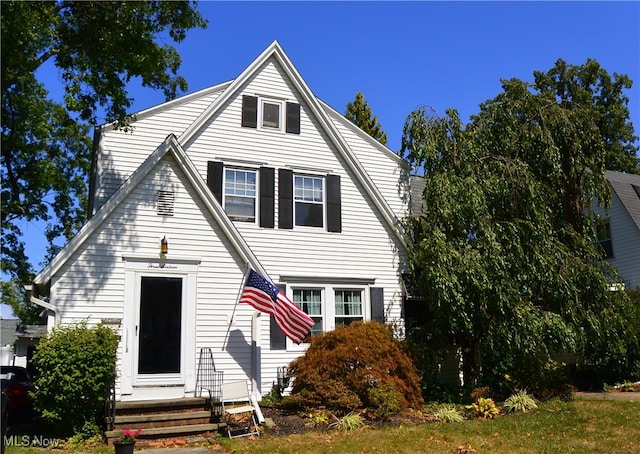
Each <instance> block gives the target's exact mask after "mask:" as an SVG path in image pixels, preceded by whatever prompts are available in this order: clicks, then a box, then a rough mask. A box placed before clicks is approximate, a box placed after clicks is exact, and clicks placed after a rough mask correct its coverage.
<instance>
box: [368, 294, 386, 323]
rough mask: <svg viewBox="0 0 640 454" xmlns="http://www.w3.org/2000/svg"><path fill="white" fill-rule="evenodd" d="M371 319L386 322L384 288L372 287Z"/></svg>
mask: <svg viewBox="0 0 640 454" xmlns="http://www.w3.org/2000/svg"><path fill="white" fill-rule="evenodd" d="M369 290H370V294H369V296H370V298H371V320H374V321H376V322H380V323H384V288H382V287H371V288H370V289H369Z"/></svg>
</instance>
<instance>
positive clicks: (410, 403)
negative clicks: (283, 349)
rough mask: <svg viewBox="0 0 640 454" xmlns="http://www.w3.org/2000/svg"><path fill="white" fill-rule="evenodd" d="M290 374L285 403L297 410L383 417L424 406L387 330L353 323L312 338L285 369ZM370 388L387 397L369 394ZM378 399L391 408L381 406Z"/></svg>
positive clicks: (415, 381)
mask: <svg viewBox="0 0 640 454" xmlns="http://www.w3.org/2000/svg"><path fill="white" fill-rule="evenodd" d="M290 373H291V376H292V377H293V378H294V381H293V387H292V393H291V396H290V397H289V398H288V401H289V404H295V405H298V406H301V407H325V408H328V409H330V410H333V411H338V412H349V411H353V410H356V409H359V408H362V407H367V408H370V409H373V410H378V414H380V410H382V412H381V413H382V414H386V413H387V412H388V410H389V409H395V408H398V409H400V408H406V407H412V408H419V407H421V406H422V405H423V404H424V401H423V400H422V392H421V387H420V378H419V376H418V374H417V372H416V368H415V366H414V364H413V362H412V361H411V359H410V358H409V356H408V355H407V353H406V352H405V350H404V348H403V346H402V344H401V343H400V342H399V341H398V340H396V339H394V337H393V335H392V334H391V330H390V328H389V327H387V326H386V325H383V324H380V323H377V322H356V323H352V324H351V325H349V326H342V327H338V328H336V329H335V330H333V331H331V332H328V333H324V334H321V335H318V336H314V337H312V338H311V340H310V345H309V349H308V350H307V352H306V353H305V355H304V356H301V357H299V358H297V359H296V360H294V361H293V362H292V363H291V364H290ZM376 388H378V389H385V390H391V391H393V392H385V393H380V392H377V393H376V392H371V391H372V390H374V389H376ZM381 395H383V396H384V395H387V396H389V397H388V399H392V400H394V402H384V398H382V399H381V398H380V396H381ZM371 396H376V398H375V399H372V398H371ZM381 407H384V408H381ZM375 413H376V412H375V411H374V414H375Z"/></svg>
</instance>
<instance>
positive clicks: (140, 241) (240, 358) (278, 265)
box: [51, 59, 407, 393]
mask: <svg viewBox="0 0 640 454" xmlns="http://www.w3.org/2000/svg"><path fill="white" fill-rule="evenodd" d="M292 87H293V85H292V83H291V81H290V80H288V78H287V76H286V74H285V73H284V72H283V70H282V68H281V67H280V66H279V64H278V63H276V62H275V60H274V59H270V60H269V61H268V62H267V63H266V64H265V65H264V66H263V67H262V68H260V69H259V70H258V71H257V72H256V73H255V76H254V77H252V78H250V79H249V80H248V81H247V83H246V84H245V85H244V86H243V87H241V88H240V90H238V92H237V93H235V94H234V96H231V97H230V98H229V100H228V101H227V102H226V104H225V105H223V106H221V108H220V109H219V110H218V113H217V114H215V115H214V116H213V117H212V118H211V120H210V121H209V123H208V124H207V125H205V127H204V128H202V129H201V131H200V132H199V134H198V135H196V136H195V137H194V138H193V139H192V140H191V141H190V142H189V143H183V144H182V145H183V147H184V149H185V150H186V153H187V154H188V156H189V158H190V159H191V160H192V161H193V163H194V164H195V166H196V168H197V169H198V170H199V172H200V174H201V176H202V178H205V179H206V172H207V162H208V161H210V160H220V161H223V162H233V161H234V160H243V161H247V160H248V161H253V162H255V166H256V167H257V166H259V165H265V166H268V167H273V168H275V169H278V168H292V169H294V172H295V171H296V169H306V170H310V171H316V172H318V173H320V174H324V173H332V174H337V175H340V177H341V200H342V232H341V233H330V232H327V231H325V229H317V228H295V229H293V230H285V229H279V228H278V225H277V219H278V217H277V205H278V204H277V203H276V213H275V220H276V228H274V229H265V228H259V227H258V225H257V224H249V223H242V222H237V223H235V225H236V228H237V229H238V231H239V232H240V234H241V235H242V237H243V238H244V240H245V241H246V242H247V244H248V245H249V247H250V248H251V250H252V251H253V253H254V254H255V255H256V257H257V258H258V260H259V261H260V263H261V264H262V265H263V267H264V268H265V270H266V271H267V273H268V274H269V277H270V278H271V279H272V280H274V281H275V282H278V281H280V280H281V276H292V277H297V278H298V280H303V278H304V277H305V276H315V277H316V279H320V280H324V282H326V283H327V284H331V283H333V282H334V281H336V280H341V279H344V278H360V279H362V280H367V279H368V280H370V281H371V282H372V285H373V286H375V287H383V288H384V300H385V314H386V317H387V320H390V321H398V320H399V319H400V316H401V302H402V292H401V285H400V278H399V273H400V272H401V271H404V270H405V269H406V260H407V258H406V253H405V251H404V249H403V247H402V245H401V244H400V241H399V239H398V238H397V237H396V235H395V233H394V231H393V227H390V226H389V225H388V224H387V223H386V222H385V221H384V220H383V218H382V216H381V215H380V213H379V212H378V210H377V208H375V204H374V203H373V201H372V200H370V198H369V196H368V195H367V193H366V191H365V190H364V189H363V187H362V186H361V184H360V183H359V182H358V181H357V179H356V176H355V175H354V174H353V172H352V171H351V170H350V169H349V167H348V166H347V165H346V164H345V162H344V161H343V159H342V157H341V155H340V153H339V152H338V150H337V149H336V148H335V146H334V145H333V144H332V143H331V141H330V140H329V139H328V137H327V135H326V134H325V133H324V132H323V131H322V130H321V128H320V126H319V123H318V122H317V121H316V119H315V118H313V117H312V116H311V115H310V112H311V110H310V109H309V106H307V105H306V104H305V103H304V102H301V118H300V123H301V125H300V130H301V133H300V134H299V135H297V134H286V133H284V132H273V131H265V130H260V129H251V128H243V127H241V108H242V95H243V94H250V95H253V96H256V95H257V96H265V97H276V98H279V99H286V100H289V101H294V102H300V101H299V100H300V96H299V93H297V92H296V91H295V90H294V89H293V88H292ZM218 94H219V93H214V94H211V93H209V94H207V95H206V96H203V97H202V98H193V99H190V100H189V102H186V103H184V104H180V103H178V104H172V105H171V106H170V108H167V109H157V110H154V112H153V113H152V114H149V115H145V116H144V117H141V118H140V119H139V121H137V122H136V123H135V131H134V132H133V134H125V133H122V132H119V131H107V132H105V134H104V137H103V141H102V144H101V152H100V154H99V156H98V158H99V163H98V176H99V178H98V185H97V192H96V207H98V206H100V205H102V204H103V203H104V202H105V201H106V200H107V198H108V197H109V196H111V195H112V194H113V193H114V191H116V190H117V188H118V187H119V186H120V184H121V183H122V182H123V181H124V180H125V179H126V178H128V177H129V176H130V175H131V173H133V172H134V171H135V170H136V169H137V168H138V167H139V166H140V165H141V164H142V162H144V160H145V159H146V158H147V157H148V156H149V155H150V154H151V153H152V152H153V151H154V150H155V149H156V148H157V147H158V145H159V144H160V143H161V142H162V141H163V140H164V139H165V138H166V136H167V135H168V134H169V133H174V134H176V135H178V136H179V135H180V134H181V132H182V131H184V130H185V129H186V128H187V127H188V126H189V125H190V124H192V123H193V122H194V121H195V120H196V118H197V117H198V115H199V114H200V113H202V112H203V111H204V110H205V109H206V108H207V107H208V106H209V105H210V104H211V103H212V102H213V100H214V99H215V98H216V97H217V95H218ZM332 121H333V122H334V123H335V125H336V127H337V129H338V130H339V133H340V134H341V135H342V136H343V138H344V140H345V141H346V142H347V143H348V144H349V146H350V147H351V149H352V151H353V153H354V154H355V156H356V157H357V159H358V160H359V161H360V164H361V165H362V166H363V168H364V169H365V170H366V172H367V174H368V175H370V176H371V178H373V179H374V181H376V184H378V188H379V190H380V191H381V193H382V194H383V196H384V198H385V200H386V203H387V204H388V205H389V206H390V207H391V208H392V209H393V211H394V212H395V213H396V214H397V215H398V216H402V215H403V214H404V212H405V210H406V199H405V197H404V192H403V190H402V189H401V185H400V183H399V180H402V178H403V175H404V174H403V172H404V169H403V167H402V165H401V162H400V161H399V160H398V159H396V158H395V157H394V156H392V155H391V154H390V153H389V152H388V151H387V150H384V149H381V148H380V147H378V146H376V145H375V144H372V143H370V142H369V141H368V140H365V139H363V138H362V137H360V136H359V134H358V133H357V132H355V131H354V130H353V129H351V128H350V127H348V126H345V125H344V124H342V122H341V121H340V119H339V118H335V115H334V118H333V119H332ZM277 178H278V173H277V171H276V182H275V188H276V194H275V196H276V200H277V197H278V194H277V187H278V181H277ZM158 189H173V190H174V191H176V201H175V214H174V216H173V217H161V216H158V215H157V213H156V191H157V190H158ZM218 232H219V228H218V225H217V223H216V221H215V219H213V217H212V216H211V215H210V213H208V212H206V211H205V210H204V208H203V204H202V203H201V201H200V200H199V198H198V196H197V195H196V193H195V191H194V189H193V188H192V187H190V185H189V184H188V183H187V179H186V177H185V176H184V175H183V174H182V172H181V171H180V169H179V166H177V164H176V163H175V162H174V161H173V159H172V158H169V157H165V158H164V159H163V161H162V162H161V165H158V166H157V167H156V168H155V169H154V171H152V172H151V173H150V174H149V175H148V176H147V177H146V179H145V180H144V181H143V183H141V184H140V185H139V186H138V187H136V188H135V189H134V190H133V191H132V192H131V193H130V194H129V195H128V197H127V198H126V199H125V200H124V201H123V202H122V203H121V204H120V205H119V207H118V208H117V209H116V210H115V211H114V212H113V213H112V215H111V216H110V217H109V219H108V220H107V221H105V222H104V223H103V224H102V225H101V226H99V228H98V229H97V230H96V231H95V232H94V233H93V234H92V236H91V237H90V238H89V239H88V240H87V241H86V242H85V243H84V244H83V245H82V247H80V248H79V250H78V251H77V252H76V253H75V255H74V256H73V257H71V259H70V260H69V261H68V262H67V264H66V265H65V266H64V267H63V268H62V270H61V271H60V272H59V273H58V274H57V275H56V277H55V278H54V279H53V281H52V288H51V301H52V302H53V303H54V304H55V305H56V306H58V307H59V308H60V314H61V317H62V322H63V323H72V322H76V321H79V320H83V319H87V318H88V319H89V320H90V322H97V321H99V320H101V319H103V318H121V317H123V315H122V314H123V311H124V312H125V313H126V308H125V307H124V302H125V301H126V300H127V295H126V294H125V293H126V292H130V289H127V287H126V285H127V284H126V282H125V281H126V270H125V263H124V262H123V260H122V257H123V256H125V255H137V256H149V257H157V255H158V252H159V241H160V238H162V237H163V236H165V235H166V237H167V238H168V240H169V257H172V256H174V255H175V256H190V257H193V256H197V257H199V258H200V259H201V262H200V264H199V266H198V272H197V295H196V298H197V304H196V310H195V314H191V315H190V316H193V317H195V322H196V349H195V351H196V354H197V352H199V351H200V349H201V348H205V347H210V348H212V349H213V352H214V359H215V362H216V367H217V368H218V369H220V370H223V371H225V379H233V378H247V377H248V376H249V375H250V374H251V361H250V360H251V338H250V336H251V317H252V314H253V310H252V309H251V308H250V307H240V306H238V307H237V308H236V312H235V317H234V321H233V324H232V325H230V321H231V315H232V313H233V311H234V304H235V301H236V299H237V297H238V292H239V290H240V288H241V286H242V276H243V271H244V264H243V263H241V261H240V259H239V258H238V257H237V255H236V252H235V251H234V250H233V248H232V247H231V246H230V245H229V242H228V240H227V239H226V238H224V237H223V236H221V235H220V234H219V233H218ZM366 301H368V299H367V300H366ZM367 311H368V310H367ZM258 321H259V324H260V328H261V337H260V342H259V343H260V344H261V346H260V349H261V365H260V371H259V372H260V381H261V387H262V392H265V393H266V392H269V390H270V389H271V383H272V382H273V381H274V380H275V377H276V368H277V367H279V366H284V365H286V364H288V363H289V362H290V361H291V360H293V359H294V358H295V357H297V356H299V355H300V354H301V353H302V352H303V351H304V346H302V347H294V348H291V349H290V350H288V351H271V350H270V346H269V340H270V338H269V317H268V316H266V315H264V316H261V317H259V318H258ZM123 328H125V329H126V327H123ZM121 333H122V334H123V338H122V340H121V345H120V351H119V354H120V356H119V357H120V358H125V361H130V358H129V357H128V356H127V353H126V352H127V349H128V348H129V347H130V345H125V344H126V343H127V342H131V340H130V339H129V337H128V336H127V335H126V334H127V333H126V332H121ZM127 339H129V340H127Z"/></svg>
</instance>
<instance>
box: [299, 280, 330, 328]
mask: <svg viewBox="0 0 640 454" xmlns="http://www.w3.org/2000/svg"><path fill="white" fill-rule="evenodd" d="M322 293H323V291H322V289H303V288H300V289H294V290H293V302H294V303H295V304H296V305H297V306H298V307H299V308H300V309H301V310H302V311H303V312H304V313H306V314H307V315H308V316H309V317H311V318H312V319H313V321H314V322H315V324H314V325H313V327H312V328H311V333H310V334H311V336H315V335H317V334H320V333H322V332H323V331H324V329H323V327H324V323H323V311H322V306H323V302H322Z"/></svg>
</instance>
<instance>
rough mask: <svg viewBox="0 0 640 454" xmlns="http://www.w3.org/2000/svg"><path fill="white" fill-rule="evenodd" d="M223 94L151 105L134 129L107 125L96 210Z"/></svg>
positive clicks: (101, 146) (101, 147) (103, 136)
mask: <svg viewBox="0 0 640 454" xmlns="http://www.w3.org/2000/svg"><path fill="white" fill-rule="evenodd" d="M219 95H220V91H217V92H214V93H205V94H204V95H203V96H202V97H196V98H195V99H192V98H191V97H188V101H185V102H183V103H175V102H174V103H175V105H174V103H171V107H168V108H156V109H151V110H149V111H148V112H147V113H144V114H141V115H140V117H139V119H138V120H137V121H135V122H134V123H133V125H132V126H133V131H132V132H124V131H121V130H114V129H112V128H110V127H108V128H105V129H104V131H103V133H102V137H101V141H100V146H99V150H98V165H97V168H96V192H95V195H96V197H95V202H94V212H95V211H96V210H97V209H98V208H100V207H101V206H102V205H103V204H104V202H106V200H107V199H108V198H109V197H110V196H111V195H112V194H113V193H114V192H115V191H116V190H117V189H118V187H120V185H121V184H122V183H123V182H124V181H125V180H126V179H127V178H129V176H130V175H131V174H132V173H133V172H134V171H135V170H136V169H137V168H138V167H139V166H140V165H141V164H142V163H143V162H144V160H145V159H147V157H149V155H150V154H151V153H152V152H153V151H154V150H155V149H156V148H157V147H158V145H160V143H162V141H163V140H164V139H165V138H166V137H167V136H168V135H169V134H175V135H176V136H179V135H180V134H182V133H183V132H184V130H185V129H187V127H189V125H191V123H193V122H194V121H195V119H196V118H198V117H199V116H200V115H201V114H202V112H204V110H205V109H206V108H207V107H209V106H210V105H211V103H212V102H214V101H215V100H216V98H217V97H218V96H219Z"/></svg>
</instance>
